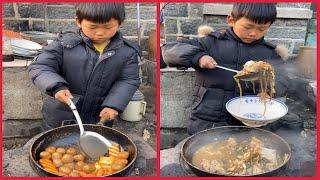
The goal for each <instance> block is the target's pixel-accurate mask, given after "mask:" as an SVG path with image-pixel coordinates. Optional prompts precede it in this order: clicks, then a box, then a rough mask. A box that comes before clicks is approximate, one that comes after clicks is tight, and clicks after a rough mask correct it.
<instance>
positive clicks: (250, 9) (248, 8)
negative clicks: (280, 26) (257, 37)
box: [231, 3, 277, 24]
mask: <svg viewBox="0 0 320 180" xmlns="http://www.w3.org/2000/svg"><path fill="white" fill-rule="evenodd" d="M231 16H232V17H233V18H234V20H235V21H237V20H239V19H240V18H242V17H245V18H248V19H250V20H251V21H253V22H255V23H258V24H267V23H268V22H270V23H271V24H272V23H273V22H274V21H275V20H276V17H277V9H276V4H275V3H234V4H233V9H232V12H231Z"/></svg>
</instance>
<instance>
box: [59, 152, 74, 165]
mask: <svg viewBox="0 0 320 180" xmlns="http://www.w3.org/2000/svg"><path fill="white" fill-rule="evenodd" d="M61 161H62V162H63V163H65V164H66V163H71V162H73V156H72V155H70V154H65V155H63V156H62V158H61Z"/></svg>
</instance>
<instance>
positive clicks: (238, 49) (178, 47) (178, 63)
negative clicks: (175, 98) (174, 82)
mask: <svg viewBox="0 0 320 180" xmlns="http://www.w3.org/2000/svg"><path fill="white" fill-rule="evenodd" d="M161 49H162V56H163V59H164V61H165V62H166V64H168V66H171V67H193V68H194V69H196V84H195V90H194V94H193V95H194V102H193V107H192V115H191V120H193V121H194V122H193V121H191V125H190V127H189V128H188V129H189V133H190V134H193V133H195V132H197V131H200V130H203V129H206V128H210V127H209V126H211V127H212V125H213V124H214V123H217V124H221V125H230V124H231V125H232V124H237V125H238V124H239V121H235V120H234V119H233V118H232V117H231V116H230V115H229V113H228V112H227V110H226V108H225V104H226V102H227V101H228V100H230V99H231V98H233V97H235V96H239V90H238V86H237V85H236V83H235V81H234V79H233V75H235V74H234V73H232V72H229V71H226V70H222V69H219V68H215V69H201V68H200V67H199V66H198V64H199V59H200V58H201V57H202V56H204V55H209V56H211V57H213V59H215V61H216V62H217V63H218V64H219V65H221V66H225V67H228V68H231V69H236V70H241V69H242V68H243V65H244V64H245V63H246V62H247V61H249V60H264V61H267V62H269V63H271V64H273V65H274V66H275V67H277V66H278V65H279V64H282V63H283V61H282V60H280V57H279V56H278V54H277V53H276V51H275V46H274V45H272V44H270V43H268V42H266V41H265V40H264V39H263V38H262V39H260V40H258V41H255V42H253V43H250V44H246V43H243V42H242V41H241V40H240V39H239V38H238V37H237V36H236V35H235V34H234V32H233V30H232V29H231V28H229V29H227V30H226V31H224V32H218V31H216V32H212V33H210V34H209V35H208V36H206V37H203V38H199V39H192V40H182V41H179V42H170V43H167V44H166V45H164V46H163V47H162V48H161ZM285 79H286V77H283V76H277V69H276V93H277V94H276V95H278V96H283V95H284V93H285V90H286V88H287V87H286V86H288V84H287V82H286V80H285ZM248 84H249V86H248V87H246V85H245V84H242V88H243V92H244V95H246V94H252V93H253V91H252V87H251V86H250V84H251V83H248ZM195 121H197V123H195ZM195 126H197V127H195Z"/></svg>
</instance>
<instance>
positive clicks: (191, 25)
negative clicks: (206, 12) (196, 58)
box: [180, 19, 204, 35]
mask: <svg viewBox="0 0 320 180" xmlns="http://www.w3.org/2000/svg"><path fill="white" fill-rule="evenodd" d="M180 22H181V31H182V33H183V34H194V35H196V34H197V33H198V27H199V26H200V25H201V24H204V23H203V22H202V20H198V19H192V20H190V19H188V20H181V21H180Z"/></svg>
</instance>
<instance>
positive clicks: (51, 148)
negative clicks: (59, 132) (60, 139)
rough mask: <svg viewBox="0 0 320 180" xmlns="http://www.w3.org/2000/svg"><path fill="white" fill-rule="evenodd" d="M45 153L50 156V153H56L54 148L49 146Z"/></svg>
mask: <svg viewBox="0 0 320 180" xmlns="http://www.w3.org/2000/svg"><path fill="white" fill-rule="evenodd" d="M46 151H47V152H49V153H51V154H52V153H54V152H56V148H55V147H53V146H49V147H47V148H46Z"/></svg>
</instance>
